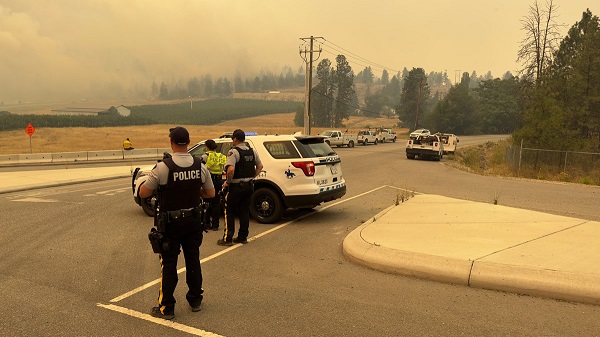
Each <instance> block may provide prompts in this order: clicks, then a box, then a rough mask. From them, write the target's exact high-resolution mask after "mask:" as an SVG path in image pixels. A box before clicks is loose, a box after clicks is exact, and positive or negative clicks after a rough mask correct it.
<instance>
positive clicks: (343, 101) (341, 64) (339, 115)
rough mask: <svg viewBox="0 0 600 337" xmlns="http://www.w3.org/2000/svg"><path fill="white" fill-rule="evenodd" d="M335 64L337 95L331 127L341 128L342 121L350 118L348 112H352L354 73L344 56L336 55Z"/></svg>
mask: <svg viewBox="0 0 600 337" xmlns="http://www.w3.org/2000/svg"><path fill="white" fill-rule="evenodd" d="M336 62H337V68H336V71H335V82H336V88H337V95H336V100H335V107H334V113H333V120H332V124H331V126H333V127H340V126H342V121H343V120H344V119H347V118H348V117H349V116H350V112H351V111H352V110H353V109H352V108H351V106H350V103H351V101H352V98H353V95H354V94H355V90H354V73H353V72H352V67H350V64H349V63H348V61H347V60H346V57H345V56H344V55H338V56H337V57H336Z"/></svg>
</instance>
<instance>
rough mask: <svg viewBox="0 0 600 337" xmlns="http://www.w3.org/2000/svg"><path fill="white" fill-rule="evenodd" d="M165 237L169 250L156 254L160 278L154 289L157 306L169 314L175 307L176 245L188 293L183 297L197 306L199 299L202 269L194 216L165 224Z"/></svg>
mask: <svg viewBox="0 0 600 337" xmlns="http://www.w3.org/2000/svg"><path fill="white" fill-rule="evenodd" d="M165 236H166V238H167V239H168V241H169V250H168V251H167V252H164V253H162V254H160V255H159V258H160V264H161V267H162V268H161V269H162V270H161V280H160V288H159V291H158V305H159V308H160V310H161V312H162V313H166V314H170V313H173V312H174V309H175V302H176V301H175V297H174V296H173V293H174V292H175V287H176V286H177V280H178V278H177V257H178V256H179V252H180V247H181V249H183V257H184V259H185V269H186V272H185V273H186V283H187V285H188V292H187V294H186V296H185V297H186V299H187V301H188V303H189V304H190V306H196V305H199V304H200V302H201V301H202V297H203V295H202V294H203V293H204V290H203V289H202V269H201V268H200V245H201V244H202V231H201V229H200V221H199V219H198V218H196V217H189V218H184V219H181V220H179V221H170V222H169V223H167V226H166V233H165Z"/></svg>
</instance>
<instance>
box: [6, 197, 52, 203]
mask: <svg viewBox="0 0 600 337" xmlns="http://www.w3.org/2000/svg"><path fill="white" fill-rule="evenodd" d="M11 201H25V202H58V200H54V199H41V198H31V197H30V198H23V199H14V200H11Z"/></svg>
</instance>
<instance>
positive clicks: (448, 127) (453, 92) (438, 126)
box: [428, 72, 478, 135]
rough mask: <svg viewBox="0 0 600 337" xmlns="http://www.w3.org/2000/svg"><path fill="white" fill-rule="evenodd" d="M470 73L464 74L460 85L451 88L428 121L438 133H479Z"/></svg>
mask: <svg viewBox="0 0 600 337" xmlns="http://www.w3.org/2000/svg"><path fill="white" fill-rule="evenodd" d="M470 80H471V78H470V77H469V73H467V72H465V73H463V77H462V79H461V82H460V84H458V85H456V86H454V87H452V88H450V90H449V91H448V94H447V95H446V97H444V99H443V100H441V101H439V103H438V104H437V105H436V107H435V109H434V111H433V113H432V116H429V117H428V121H429V122H431V123H432V126H434V129H435V130H436V131H443V132H448V133H455V134H459V135H469V134H475V133H477V132H478V124H477V118H476V116H475V111H476V109H475V99H474V98H473V96H472V95H471V93H470V91H471V90H470V89H469V82H470Z"/></svg>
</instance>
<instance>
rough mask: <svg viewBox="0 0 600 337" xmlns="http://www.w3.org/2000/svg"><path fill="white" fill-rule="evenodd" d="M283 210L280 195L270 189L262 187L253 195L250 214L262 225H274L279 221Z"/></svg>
mask: <svg viewBox="0 0 600 337" xmlns="http://www.w3.org/2000/svg"><path fill="white" fill-rule="evenodd" d="M283 208H284V206H283V201H281V197H280V196H279V194H278V193H277V192H275V191H273V190H272V189H270V188H268V187H261V188H259V189H257V190H256V191H254V193H252V199H251V200H250V214H252V217H253V218H254V219H255V220H256V221H258V222H260V223H274V222H275V221H277V220H279V219H280V218H281V215H282V214H283Z"/></svg>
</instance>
